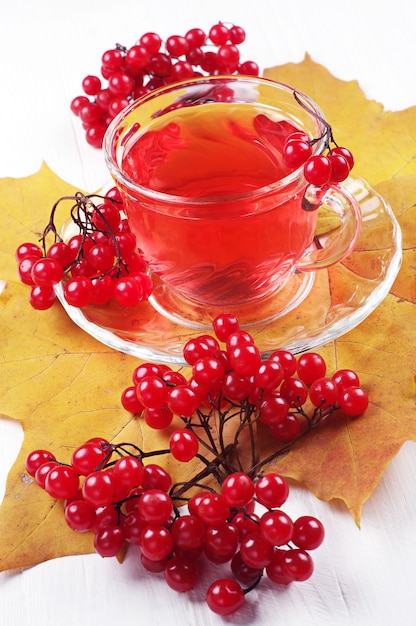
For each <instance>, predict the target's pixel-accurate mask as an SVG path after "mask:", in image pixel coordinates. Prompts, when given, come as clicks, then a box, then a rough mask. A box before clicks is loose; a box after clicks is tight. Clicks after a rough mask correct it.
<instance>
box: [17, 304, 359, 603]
mask: <svg viewBox="0 0 416 626" xmlns="http://www.w3.org/2000/svg"><path fill="white" fill-rule="evenodd" d="M212 329H213V333H212V334H208V333H207V334H202V335H199V336H196V337H195V338H194V339H190V340H189V341H188V342H187V343H186V344H185V345H184V348H183V356H184V359H185V361H186V363H187V364H188V365H189V368H187V369H190V375H189V376H188V377H187V376H186V371H187V370H185V368H184V369H182V370H174V369H172V368H171V367H169V366H167V365H161V364H154V363H150V362H143V363H141V364H139V365H138V366H137V367H136V368H135V369H134V372H133V385H131V386H130V387H128V388H127V389H126V390H124V392H123V393H122V403H123V406H124V407H125V408H126V409H127V410H129V411H131V412H133V413H142V414H143V416H144V420H145V421H146V423H147V425H148V426H149V427H150V428H154V429H165V428H167V427H168V426H169V427H170V428H169V431H168V432H169V434H168V435H167V437H166V447H164V448H162V449H158V450H152V451H149V450H147V451H145V450H142V449H140V448H139V447H138V446H137V445H135V444H134V443H131V442H128V443H110V442H109V441H108V440H106V439H103V438H100V437H96V438H93V439H89V440H87V441H85V442H84V443H82V444H81V445H79V446H78V447H77V448H76V449H75V450H74V451H73V453H72V456H71V458H70V462H69V463H62V462H60V461H58V460H57V458H56V457H55V455H54V454H53V453H52V452H50V451H48V450H44V449H36V450H33V451H32V452H31V453H29V455H28V456H27V458H26V464H25V467H26V471H27V473H28V474H29V475H30V476H32V477H33V478H34V481H35V482H36V483H37V484H38V485H39V486H41V487H42V488H44V489H45V491H46V492H47V493H48V494H49V495H50V496H51V497H53V498H55V499H58V500H61V501H63V509H64V518H65V521H66V523H67V524H68V526H69V527H70V528H71V529H72V530H74V531H77V532H92V533H93V536H94V548H95V551H96V552H97V553H98V554H99V555H101V556H103V557H111V556H117V555H120V554H121V553H122V552H123V550H124V549H125V547H126V546H127V545H129V544H133V545H135V546H136V547H138V549H139V554H140V559H141V563H142V565H143V567H144V568H145V569H147V570H149V571H150V572H152V573H155V574H158V575H160V576H163V577H164V578H165V580H166V582H167V584H168V586H169V587H170V588H172V589H173V590H175V591H178V592H190V591H191V590H193V589H197V588H198V585H199V586H200V585H201V580H202V579H206V577H207V573H209V574H210V575H211V574H212V570H214V571H215V572H218V574H215V580H213V582H212V583H210V584H209V587H208V589H207V590H206V593H205V599H206V602H207V604H208V606H209V607H210V609H211V610H212V611H214V612H215V613H217V614H219V615H228V614H231V613H234V612H235V611H237V610H238V609H239V608H241V607H242V606H243V604H244V603H245V598H246V596H247V594H248V592H249V591H251V590H252V589H253V588H255V587H257V585H258V584H259V583H260V582H261V580H264V579H266V580H268V581H269V583H270V584H276V585H288V584H290V583H292V582H294V581H306V580H308V579H309V578H310V576H311V575H312V573H313V570H314V562H313V558H312V557H311V555H310V551H312V550H315V549H316V548H318V547H319V546H320V545H321V543H322V541H323V539H324V528H323V525H322V523H321V522H320V521H319V520H318V519H317V518H316V517H314V516H310V515H302V516H300V517H298V518H293V519H292V518H291V516H290V515H288V514H287V513H286V512H285V511H284V510H283V509H282V506H283V505H284V504H285V502H286V500H287V498H288V495H289V486H288V483H287V481H286V480H285V478H284V477H283V476H281V475H280V474H279V473H277V472H276V471H275V470H276V463H275V462H276V461H277V460H278V457H279V456H281V455H283V454H285V453H287V452H288V451H289V450H290V447H291V446H292V445H293V444H294V443H295V442H298V441H299V440H300V439H301V438H302V437H304V436H306V435H307V434H308V433H309V432H310V431H312V430H313V429H314V428H316V427H318V426H319V425H320V424H321V423H322V422H324V421H325V420H326V419H327V418H328V417H329V416H330V415H332V414H333V413H334V412H335V411H337V410H339V409H341V410H342V411H343V413H344V414H345V415H346V416H347V417H348V416H349V417H356V416H358V415H360V414H361V413H363V412H364V411H365V409H366V407H367V404H368V396H367V394H366V392H365V390H364V389H363V388H362V387H361V386H360V383H359V379H358V376H357V374H356V373H355V372H354V371H353V370H348V369H343V370H338V371H337V372H335V374H333V375H332V376H331V377H328V376H327V373H326V363H325V361H324V359H323V358H322V357H321V356H320V355H319V354H318V353H315V352H307V353H304V354H301V355H300V356H297V357H296V356H295V355H293V354H292V353H291V352H289V351H287V350H277V351H275V352H273V353H272V354H270V355H269V357H268V358H267V359H266V360H262V355H261V354H260V352H259V350H258V348H257V346H256V344H255V340H254V338H253V337H252V336H251V335H250V334H249V333H248V332H247V331H246V330H243V329H241V328H240V323H239V320H238V318H237V317H236V316H235V315H233V314H230V313H223V314H220V315H218V316H217V317H216V318H215V319H214V320H213V324H212ZM308 405H309V407H308ZM309 409H311V410H310V411H309ZM174 419H176V421H178V423H177V424H176V427H175V423H172V422H173V420H174ZM264 429H270V430H271V432H272V433H273V434H274V435H275V439H274V440H273V441H274V444H273V442H272V443H271V438H270V436H264V432H263V434H262V430H264ZM262 440H263V441H262ZM265 440H266V441H267V444H266V446H264V445H263V444H264V441H265ZM276 440H278V441H279V442H280V444H279V443H278V444H276ZM164 455H166V456H168V457H169V458H170V459H171V462H170V465H171V466H172V461H177V464H176V467H177V468H178V469H179V467H180V466H181V464H182V463H188V462H190V465H189V467H190V468H191V469H190V470H189V472H188V473H187V478H186V480H174V479H173V473H172V474H170V473H168V471H167V470H166V469H165V468H164V467H163V463H161V464H157V463H155V462H154V457H157V458H158V459H159V458H162V457H163V456H164ZM173 465H174V463H173ZM217 568H218V569H217Z"/></svg>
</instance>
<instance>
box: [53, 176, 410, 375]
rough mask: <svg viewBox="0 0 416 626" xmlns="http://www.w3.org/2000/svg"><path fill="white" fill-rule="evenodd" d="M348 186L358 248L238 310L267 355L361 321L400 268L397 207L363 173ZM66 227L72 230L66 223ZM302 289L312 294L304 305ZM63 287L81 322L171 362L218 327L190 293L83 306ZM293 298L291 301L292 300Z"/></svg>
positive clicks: (179, 361)
mask: <svg viewBox="0 0 416 626" xmlns="http://www.w3.org/2000/svg"><path fill="white" fill-rule="evenodd" d="M345 186H346V188H347V190H348V192H349V193H350V194H351V195H352V196H353V197H354V198H355V200H356V201H357V203H358V204H359V206H360V210H361V213H362V215H363V223H362V227H361V231H360V234H359V237H358V239H357V242H356V245H355V247H354V250H353V251H352V252H351V253H350V254H349V255H348V256H347V257H346V258H345V259H343V260H342V261H340V262H339V263H337V264H335V265H332V266H330V267H329V268H327V269H324V270H322V271H320V272H316V273H314V272H312V273H295V274H294V275H293V276H292V277H291V278H290V279H289V280H288V282H287V284H286V286H285V288H284V290H283V291H281V292H277V293H275V294H272V295H271V296H270V297H268V298H265V299H264V300H262V301H261V303H257V304H251V305H250V304H249V305H246V306H240V307H236V308H235V309H233V310H235V311H236V312H237V314H238V315H239V317H240V320H241V323H242V325H243V326H244V327H245V328H247V329H248V330H250V332H252V333H253V335H254V336H255V338H256V344H257V345H258V346H259V348H260V350H261V353H262V356H263V358H267V356H268V355H269V354H270V353H271V352H273V350H277V349H279V348H286V349H288V350H292V351H293V352H294V353H301V352H304V351H307V350H312V349H315V348H317V347H319V346H320V345H322V344H324V343H326V342H328V341H332V340H333V339H336V338H337V337H339V336H341V335H343V334H344V333H346V332H348V331H349V330H351V329H353V328H355V327H356V326H357V325H358V324H360V323H361V322H362V321H363V320H364V319H365V318H366V317H367V316H368V315H369V314H370V313H371V312H372V311H373V310H374V309H375V308H376V307H377V306H378V305H379V304H380V303H381V302H382V300H383V299H384V298H385V296H386V295H387V294H388V292H389V290H390V288H391V286H392V284H393V282H394V280H395V278H396V276H397V274H398V271H399V269H400V264H401V258H402V239H401V232H400V228H399V226H398V223H397V220H396V219H395V217H394V214H393V212H392V210H391V208H390V206H389V205H388V203H387V202H386V201H385V200H384V199H383V198H382V197H381V196H380V195H379V194H378V193H376V192H375V191H374V189H372V188H371V187H370V186H369V185H368V184H367V183H366V182H365V181H364V180H362V179H358V178H350V179H349V180H347V181H346V183H345ZM327 220H328V214H327V213H323V215H322V218H321V220H320V221H321V223H320V221H318V228H319V230H320V231H322V232H323V233H325V231H326V229H327ZM62 234H63V236H64V237H65V230H64V231H63V233H62ZM305 281H306V283H307V284H306V285H305V284H304V283H305ZM299 290H301V291H305V292H306V296H304V299H303V302H302V304H301V305H300V306H296V297H297V293H298V291H299ZM168 291H169V290H168ZM57 293H58V297H59V299H60V301H61V303H62V305H63V307H64V308H65V310H66V311H67V313H68V315H69V316H70V318H71V319H72V320H73V322H74V323H75V324H77V325H78V326H80V327H81V328H82V329H83V330H84V331H85V332H87V333H88V334H90V335H91V336H93V337H95V338H96V339H97V340H98V341H100V342H102V343H103V344H105V345H107V346H109V347H111V348H114V349H116V350H120V351H122V352H126V353H128V354H132V355H134V356H136V357H138V358H141V359H144V360H151V361H155V362H161V363H169V364H171V365H185V362H184V359H183V355H182V349H183V346H184V343H185V342H186V341H188V340H189V339H191V338H193V337H196V336H197V335H198V334H200V333H201V332H210V322H211V320H212V316H213V315H214V314H215V309H214V310H212V309H211V310H210V308H208V307H205V306H202V305H201V306H199V307H197V306H195V305H194V303H189V305H188V306H184V301H183V299H182V298H179V299H178V301H175V302H174V305H175V306H176V307H177V308H176V309H175V314H174V315H172V316H170V317H169V316H166V315H165V314H164V313H163V312H162V313H161V312H160V311H159V310H158V308H157V307H156V306H155V303H154V302H152V301H150V302H147V303H141V304H139V305H137V306H136V307H133V308H131V309H121V308H120V307H117V306H116V305H115V304H114V303H111V304H109V305H105V306H89V307H86V308H85V309H83V310H80V309H77V308H74V307H72V306H70V305H68V304H67V303H66V301H65V299H64V298H63V292H62V285H59V286H58V289H57ZM281 299H283V300H284V301H285V305H286V306H285V309H284V310H281ZM288 302H290V303H291V305H289V306H287V303H288ZM174 305H170V306H172V307H174ZM276 311H280V312H278V313H277V314H276ZM211 332H212V331H211Z"/></svg>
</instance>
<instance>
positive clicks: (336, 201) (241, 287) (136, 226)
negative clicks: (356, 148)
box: [104, 77, 361, 325]
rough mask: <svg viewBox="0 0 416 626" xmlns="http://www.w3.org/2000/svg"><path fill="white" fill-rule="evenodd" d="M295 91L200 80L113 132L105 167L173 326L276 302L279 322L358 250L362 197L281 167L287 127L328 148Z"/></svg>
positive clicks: (140, 110)
mask: <svg viewBox="0 0 416 626" xmlns="http://www.w3.org/2000/svg"><path fill="white" fill-rule="evenodd" d="M296 93H297V97H296V98H295V96H294V90H293V88H292V87H290V86H288V85H284V84H281V83H277V82H275V81H270V80H267V79H261V78H250V77H214V78H212V77H210V78H200V79H194V80H191V81H188V82H185V83H180V84H176V85H173V86H168V87H165V88H162V89H159V90H155V91H154V92H152V93H150V94H148V95H147V96H144V97H143V98H140V99H139V100H137V101H136V102H134V103H132V104H131V105H130V106H129V107H127V108H126V109H125V110H124V111H123V112H122V113H120V115H119V116H118V117H117V118H116V119H115V120H114V121H113V122H112V124H111V125H110V127H109V129H108V131H107V133H106V136H105V140H104V152H105V158H106V163H107V165H108V168H109V170H110V173H111V175H112V176H113V178H114V180H115V182H116V184H117V186H118V187H119V189H120V191H121V193H122V196H123V201H124V205H125V211H126V213H127V216H128V219H129V223H130V227H131V228H132V230H133V232H134V233H135V234H136V236H137V241H138V245H139V247H140V248H141V249H142V250H143V252H144V256H145V258H146V261H147V262H148V266H149V269H150V272H151V274H152V278H153V280H154V283H155V290H154V294H153V296H152V303H153V305H154V307H155V308H156V309H157V310H158V311H159V312H160V313H161V314H163V315H164V316H166V317H167V318H169V319H171V320H177V319H178V316H179V317H180V319H181V320H182V321H184V322H185V321H186V319H187V318H188V319H189V323H190V325H192V324H193V319H192V318H194V317H195V315H196V316H198V315H200V310H201V307H206V308H208V309H210V310H213V309H214V308H215V307H217V308H218V310H225V308H227V309H229V308H230V307H231V308H232V307H245V306H247V305H250V304H253V303H256V304H258V303H262V302H263V301H265V300H266V299H268V298H270V297H271V296H276V295H277V294H280V295H279V298H278V299H277V298H275V307H274V316H276V315H280V314H281V313H283V312H288V311H289V310H291V309H292V308H294V307H295V306H298V305H299V304H300V302H301V301H302V300H303V299H304V298H305V297H306V296H307V294H308V292H309V290H310V287H311V285H312V282H313V277H312V276H311V275H310V273H311V272H318V271H321V270H324V269H326V268H328V267H330V266H331V265H333V264H335V263H339V262H340V261H341V260H342V259H343V258H345V257H346V256H347V255H348V254H349V253H350V252H351V250H352V249H353V247H354V245H355V242H356V240H357V237H358V233H359V228H360V222H361V213H360V208H359V205H358V203H357V202H356V200H355V198H354V197H353V196H352V195H351V194H350V193H349V192H348V190H347V189H345V187H343V186H341V185H328V186H327V187H326V188H325V192H324V193H316V190H315V189H311V188H310V187H309V186H308V183H307V182H306V180H305V178H304V176H303V168H302V167H300V168H299V169H297V170H296V171H291V170H289V169H288V168H287V167H286V166H285V165H284V162H283V159H282V148H283V137H284V136H287V133H288V128H289V129H292V132H293V130H302V131H303V132H305V133H307V135H308V136H309V137H310V138H311V139H314V140H315V142H314V146H313V151H314V153H315V154H319V153H320V152H322V151H323V149H324V147H325V139H324V135H325V132H326V130H327V124H326V122H325V120H324V117H323V113H322V111H321V110H320V109H319V107H318V106H317V105H316V104H315V103H314V102H313V101H312V100H311V99H310V98H308V97H307V96H306V95H305V94H301V93H299V92H296ZM289 132H290V131H289ZM319 206H324V207H325V209H326V210H327V211H328V210H329V211H331V212H332V213H333V215H334V219H333V221H332V226H331V232H330V235H329V236H325V237H319V233H318V232H317V224H318V215H319V210H317V209H318V207H319ZM312 208H313V209H314V210H310V209H312ZM305 209H307V210H305ZM335 218H336V219H335ZM297 274H302V276H301V278H300V279H299V281H298V282H299V284H298V285H297V286H296V288H295V289H293V287H292V286H291V285H290V284H289V283H290V279H291V278H293V277H294V276H295V275H297ZM305 274H308V275H305ZM295 282H296V281H295ZM292 284H293V281H292ZM277 307H279V308H277ZM183 311H188V313H187V315H183ZM260 319H261V320H262V321H265V318H259V319H258V321H260Z"/></svg>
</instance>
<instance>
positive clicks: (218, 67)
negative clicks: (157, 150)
mask: <svg viewBox="0 0 416 626" xmlns="http://www.w3.org/2000/svg"><path fill="white" fill-rule="evenodd" d="M245 38H246V33H245V31H244V29H243V28H241V26H237V25H229V26H227V25H226V24H223V23H218V24H215V25H214V26H212V27H211V28H210V30H209V32H208V34H206V33H205V32H204V31H203V30H201V29H200V28H192V29H190V30H189V31H188V32H187V33H186V34H185V35H184V36H182V35H171V36H170V37H168V38H167V39H166V41H165V42H163V41H162V38H161V37H160V36H159V35H158V34H157V33H153V32H147V33H145V34H144V35H142V36H141V37H140V39H139V40H138V41H137V42H136V43H135V44H134V45H133V46H131V47H130V48H126V47H124V46H121V45H117V46H116V47H115V48H113V49H111V50H106V51H105V52H104V54H103V55H102V58H101V77H99V76H95V75H88V76H86V77H85V78H84V79H83V81H82V88H83V91H84V94H83V95H80V96H77V97H76V98H74V99H73V100H72V102H71V110H72V112H73V113H74V114H75V115H77V116H78V117H79V118H80V119H81V122H82V125H83V128H84V129H85V136H86V140H87V142H88V143H89V144H90V145H91V146H94V147H95V148H101V145H102V140H103V137H104V133H105V131H106V129H107V126H108V125H109V123H110V122H111V120H112V119H113V118H114V117H115V116H116V115H117V114H118V113H119V112H120V111H121V110H122V109H124V108H125V107H126V106H127V105H128V104H129V103H130V102H131V101H133V100H136V99H137V98H139V97H140V96H143V95H144V94H146V93H148V92H150V91H152V90H153V89H156V88H157V87H161V86H163V85H168V84H171V83H174V82H177V81H181V80H187V79H189V78H193V77H197V76H203V75H215V74H245V75H251V76H257V75H258V73H259V68H258V65H257V64H256V63H254V62H253V61H245V62H241V60H240V50H239V47H238V46H239V45H240V44H241V43H243V41H244V40H245ZM103 79H104V81H106V83H107V84H106V85H103Z"/></svg>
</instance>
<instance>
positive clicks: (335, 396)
mask: <svg viewBox="0 0 416 626" xmlns="http://www.w3.org/2000/svg"><path fill="white" fill-rule="evenodd" d="M213 329H214V335H209V334H203V335H199V336H198V337H195V338H194V339H191V340H189V341H188V342H187V343H186V344H185V346H184V349H183V357H184V360H185V361H186V363H188V364H189V365H190V366H191V368H192V369H191V372H190V376H189V377H188V378H187V377H186V376H185V373H183V372H181V371H174V370H172V369H171V368H170V367H169V366H167V365H160V364H154V363H142V364H140V365H138V366H137V367H136V368H135V370H134V371H133V376H132V378H133V380H132V382H133V384H132V385H131V386H129V387H127V388H126V389H125V390H124V391H123V393H122V397H121V402H122V405H123V406H124V408H125V409H126V410H128V411H131V412H132V413H135V414H142V415H143V418H144V420H145V422H146V423H147V425H148V426H150V427H151V428H154V429H163V428H167V427H168V426H170V425H171V424H172V421H173V419H174V417H175V416H179V418H180V420H181V421H182V426H183V427H182V428H180V429H178V430H175V431H174V433H173V435H172V436H171V452H172V454H173V455H174V456H175V458H177V459H178V460H181V461H187V460H190V459H191V458H193V457H194V456H195V455H196V454H197V453H198V450H199V447H200V446H201V445H203V446H204V447H205V448H206V449H208V450H209V452H210V453H212V454H214V456H218V457H219V458H221V457H222V456H223V455H224V454H225V452H226V451H225V449H222V448H221V442H220V443H219V444H218V445H219V447H218V445H217V444H216V443H215V442H214V441H212V438H211V441H209V442H208V443H207V440H206V439H205V440H204V439H203V438H202V437H201V432H202V431H205V432H206V434H207V435H208V436H209V430H210V428H211V425H210V416H211V414H212V411H213V410H215V412H216V413H218V414H219V416H220V419H221V420H222V422H224V423H225V422H229V420H230V418H231V417H232V416H235V418H236V419H237V418H238V422H239V424H240V426H239V428H238V430H237V435H236V439H235V441H234V444H233V446H232V449H233V453H235V454H237V455H238V447H239V442H238V437H239V436H241V434H242V432H243V430H244V428H245V427H247V428H248V427H249V426H250V428H251V426H252V425H253V424H254V423H260V424H261V425H266V426H267V427H269V428H270V430H271V432H272V433H273V435H274V436H275V437H276V438H277V439H278V440H279V441H281V442H291V441H293V440H295V439H297V438H299V437H302V436H304V434H305V432H308V431H309V430H310V429H311V428H314V427H315V426H316V425H317V424H318V423H320V422H321V421H323V420H324V419H326V418H327V417H328V416H330V415H331V414H332V413H333V412H334V411H336V410H338V409H341V410H342V411H343V413H344V414H345V415H347V416H349V417H356V416H358V415H361V414H362V413H363V412H364V411H365V409H366V408H367V405H368V395H367V393H366V391H365V390H364V389H363V388H362V387H361V386H360V381H359V377H358V375H357V374H356V372H354V371H352V370H349V369H342V370H338V371H337V372H335V373H334V374H333V375H332V376H328V375H327V371H326V370H327V367H326V363H325V360H324V359H323V357H322V356H321V355H319V354H318V353H315V352H306V353H304V354H301V355H300V356H298V357H296V356H295V355H294V354H292V353H291V352H289V351H287V350H276V351H274V352H273V353H272V354H270V356H269V357H268V358H267V360H265V361H262V356H261V354H260V351H259V349H258V348H257V346H256V345H255V340H254V339H253V337H252V336H251V334H250V333H248V332H247V331H245V330H243V329H241V328H240V326H239V320H238V318H237V317H236V316H235V315H232V314H221V315H219V316H217V317H216V318H215V319H214V321H213ZM221 344H222V345H221ZM308 404H309V406H310V405H311V406H312V414H311V415H308ZM279 453H280V451H279V450H276V455H278V454H279ZM228 454H229V456H230V455H231V450H230V449H228ZM247 471H248V472H249V473H250V471H251V468H250V467H248V468H247Z"/></svg>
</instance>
